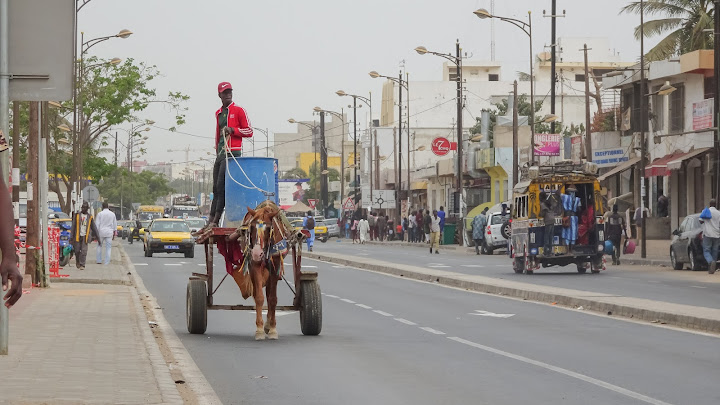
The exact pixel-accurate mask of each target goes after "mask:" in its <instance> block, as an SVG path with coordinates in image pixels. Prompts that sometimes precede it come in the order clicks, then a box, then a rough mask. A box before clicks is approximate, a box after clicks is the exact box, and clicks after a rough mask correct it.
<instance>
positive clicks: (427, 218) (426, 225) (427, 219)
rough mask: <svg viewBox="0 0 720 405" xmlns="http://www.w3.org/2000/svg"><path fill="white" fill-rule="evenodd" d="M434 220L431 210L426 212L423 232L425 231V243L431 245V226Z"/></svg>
mask: <svg viewBox="0 0 720 405" xmlns="http://www.w3.org/2000/svg"><path fill="white" fill-rule="evenodd" d="M431 222H432V218H431V217H430V210H425V216H424V217H423V231H425V241H426V242H427V243H430V225H431Z"/></svg>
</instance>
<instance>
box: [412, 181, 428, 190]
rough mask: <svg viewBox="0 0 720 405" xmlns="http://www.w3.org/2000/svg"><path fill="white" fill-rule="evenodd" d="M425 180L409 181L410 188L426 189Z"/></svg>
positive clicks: (426, 183)
mask: <svg viewBox="0 0 720 405" xmlns="http://www.w3.org/2000/svg"><path fill="white" fill-rule="evenodd" d="M427 186H428V182H427V181H413V182H412V183H410V190H427Z"/></svg>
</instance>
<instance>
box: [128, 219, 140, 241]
mask: <svg viewBox="0 0 720 405" xmlns="http://www.w3.org/2000/svg"><path fill="white" fill-rule="evenodd" d="M140 228H142V224H141V223H140V219H139V218H135V228H133V230H132V232H130V237H129V238H128V239H130V244H131V245H132V244H133V241H135V238H138V239H140Z"/></svg>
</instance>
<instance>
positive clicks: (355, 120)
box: [335, 72, 373, 205]
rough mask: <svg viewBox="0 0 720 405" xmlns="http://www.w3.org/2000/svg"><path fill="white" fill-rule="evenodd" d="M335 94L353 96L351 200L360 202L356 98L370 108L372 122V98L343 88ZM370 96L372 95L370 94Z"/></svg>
mask: <svg viewBox="0 0 720 405" xmlns="http://www.w3.org/2000/svg"><path fill="white" fill-rule="evenodd" d="M372 73H373V72H371V74H370V76H372ZM335 94H337V95H338V96H340V97H344V96H349V97H352V98H353V144H354V145H353V155H354V158H353V165H354V166H355V169H354V176H355V177H354V178H355V180H354V181H355V197H354V198H353V200H355V202H360V201H359V200H358V199H357V196H358V188H359V183H360V181H359V180H358V175H357V167H358V162H359V160H358V158H357V108H358V106H357V101H358V99H360V101H362V102H363V103H365V104H366V105H367V106H368V107H369V108H370V121H371V122H372V99H370V98H367V97H363V96H358V95H357V94H348V93H345V92H344V91H343V90H338V91H336V92H335ZM370 97H372V94H370ZM343 128H344V123H343ZM371 136H372V135H371ZM343 142H344V140H343ZM343 175H344V173H343ZM343 181H344V180H343ZM370 200H371V201H372V186H371V187H370ZM371 205H372V203H371Z"/></svg>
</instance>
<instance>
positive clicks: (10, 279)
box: [0, 149, 23, 308]
mask: <svg viewBox="0 0 720 405" xmlns="http://www.w3.org/2000/svg"><path fill="white" fill-rule="evenodd" d="M6 150H7V149H6ZM0 207H5V208H0V229H2V234H0V252H2V261H0V278H2V289H3V291H5V298H4V300H5V306H6V307H8V308H10V307H12V306H13V305H14V304H15V303H16V302H17V300H19V299H20V297H22V294H23V292H22V279H23V277H22V274H21V273H20V269H19V268H18V261H19V260H20V258H19V257H18V256H17V253H16V252H15V235H14V234H13V228H14V226H13V224H14V223H15V218H13V207H12V202H11V201H10V190H9V189H8V187H7V184H5V180H4V177H3V173H2V170H0Z"/></svg>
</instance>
